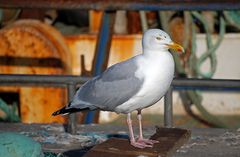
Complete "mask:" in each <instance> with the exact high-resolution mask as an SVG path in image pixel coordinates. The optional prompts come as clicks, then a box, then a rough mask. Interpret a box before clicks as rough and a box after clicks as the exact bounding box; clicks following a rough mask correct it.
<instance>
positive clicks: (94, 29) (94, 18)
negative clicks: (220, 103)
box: [89, 10, 103, 33]
mask: <svg viewBox="0 0 240 157" xmlns="http://www.w3.org/2000/svg"><path fill="white" fill-rule="evenodd" d="M102 15H103V12H102V11H96V10H91V11H90V21H89V25H90V32H91V33H98V31H99V28H100V24H101V19H102Z"/></svg>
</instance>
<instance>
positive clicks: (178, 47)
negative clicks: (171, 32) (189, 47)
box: [167, 42, 185, 53]
mask: <svg viewBox="0 0 240 157" xmlns="http://www.w3.org/2000/svg"><path fill="white" fill-rule="evenodd" d="M167 46H168V48H169V49H172V50H174V51H176V52H178V53H180V52H181V53H184V52H185V51H184V48H183V47H182V46H181V45H179V44H177V43H174V42H172V43H171V44H167Z"/></svg>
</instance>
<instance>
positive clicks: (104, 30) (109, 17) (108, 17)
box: [85, 11, 116, 124]
mask: <svg viewBox="0 0 240 157" xmlns="http://www.w3.org/2000/svg"><path fill="white" fill-rule="evenodd" d="M115 15H116V12H115V11H105V12H104V13H103V16H102V22H101V27H100V32H99V34H98V40H97V46H96V50H95V55H96V56H95V57H94V60H93V75H94V76H97V75H99V74H101V73H102V72H103V71H104V70H105V69H106V68H107V65H108V59H109V52H110V47H111V43H112V34H113V26H114V22H115ZM96 112H97V111H90V112H88V113H87V116H86V119H85V123H86V124H90V123H93V122H94V117H95V114H96Z"/></svg>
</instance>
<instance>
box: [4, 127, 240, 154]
mask: <svg viewBox="0 0 240 157" xmlns="http://www.w3.org/2000/svg"><path fill="white" fill-rule="evenodd" d="M2 131H5V132H9V131H11V132H19V133H21V134H24V135H27V136H30V137H32V138H33V139H34V140H36V141H39V142H40V143H41V144H42V147H43V149H44V151H51V152H56V153H60V152H74V151H75V150H76V151H75V152H78V153H79V152H80V150H81V151H83V152H84V151H85V152H86V151H88V149H86V148H88V147H90V146H93V145H95V144H97V143H100V142H103V141H105V140H106V139H107V138H108V137H119V136H121V137H124V138H126V137H127V127H126V126H112V125H99V124H97V125H78V132H77V135H70V134H68V133H66V132H65V129H64V127H63V126H62V125H60V124H51V125H50V124H22V123H15V124H13V123H0V132H2ZM136 131H137V128H136ZM191 131H192V136H191V138H190V140H189V142H188V143H186V144H185V145H184V146H182V147H181V148H180V149H178V150H177V153H176V154H175V155H174V157H206V156H207V157H225V156H228V157H240V129H238V130H227V129H210V128H208V129H191ZM154 133H155V127H154V126H151V127H146V126H145V128H144V135H145V136H147V137H150V136H151V135H153V134H154ZM80 154H81V153H79V155H80ZM79 155H78V156H79Z"/></svg>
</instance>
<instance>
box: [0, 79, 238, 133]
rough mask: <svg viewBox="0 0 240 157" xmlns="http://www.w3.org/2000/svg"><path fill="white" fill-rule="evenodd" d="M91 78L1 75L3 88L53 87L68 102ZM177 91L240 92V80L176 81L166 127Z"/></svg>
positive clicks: (169, 94)
mask: <svg viewBox="0 0 240 157" xmlns="http://www.w3.org/2000/svg"><path fill="white" fill-rule="evenodd" d="M89 79H90V78H87V77H80V76H62V75H52V76H51V75H6V74H0V85H1V86H6V85H7V86H16V85H17V86H46V87H49V86H52V87H63V88H67V89H68V100H69V101H70V100H71V99H72V98H73V96H74V93H75V90H76V87H77V86H79V85H81V84H83V83H84V82H86V81H87V80H89ZM173 89H176V90H190V89H191V90H193V89H198V90H227V91H229V90H230V91H240V80H230V79H228V80H227V79H187V78H186V79H174V80H173V82H172V86H171V87H170V88H169V90H168V92H167V93H166V95H165V97H164V126H166V127H172V126H173V108H172V92H173ZM68 131H69V132H70V133H72V134H75V133H76V118H75V114H71V116H70V120H69V123H68Z"/></svg>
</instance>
